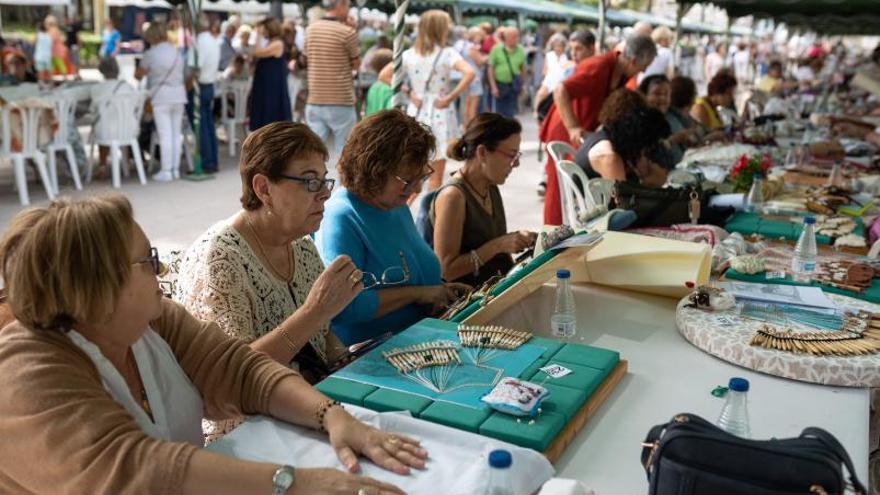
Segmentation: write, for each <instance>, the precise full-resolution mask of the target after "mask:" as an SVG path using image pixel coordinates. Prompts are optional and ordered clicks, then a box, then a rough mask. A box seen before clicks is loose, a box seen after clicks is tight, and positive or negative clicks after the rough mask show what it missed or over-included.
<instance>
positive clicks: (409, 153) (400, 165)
mask: <svg viewBox="0 0 880 495" xmlns="http://www.w3.org/2000/svg"><path fill="white" fill-rule="evenodd" d="M435 147H436V143H435V140H434V136H433V135H432V134H431V131H430V130H429V129H428V128H427V127H424V126H422V125H421V124H419V123H418V122H417V121H416V120H415V119H413V118H412V117H408V116H407V115H405V114H404V113H402V112H400V111H397V110H383V111H380V112H378V113H375V114H373V115H370V116H369V117H367V118H365V119H364V120H362V121H361V122H360V123H358V124H357V125H356V126H355V127H354V129H353V130H352V132H351V135H350V136H349V138H348V142H347V143H346V145H345V148H344V149H343V150H342V155H341V156H340V158H339V165H338V170H339V178H340V181H341V182H342V185H343V186H344V187H345V189H343V190H341V191H340V192H338V193H337V194H334V195H333V197H331V198H330V200H329V201H328V202H327V204H326V207H325V211H324V220H323V222H322V223H321V228H320V230H319V231H318V234H317V237H316V245H317V247H318V251H319V252H320V253H321V257H322V258H323V259H324V260H325V261H326V260H333V259H335V258H336V257H337V256H339V255H342V254H345V255H348V256H349V257H351V260H352V261H353V262H354V264H355V266H357V267H359V268H360V269H361V270H362V271H363V282H364V287H365V289H366V290H364V291H363V292H361V293H360V295H358V297H356V298H355V299H354V301H352V302H351V304H349V305H348V306H347V307H346V308H345V309H344V310H342V312H341V313H339V314H338V315H337V316H336V318H334V319H333V322H332V329H333V331H334V332H335V333H336V335H337V336H338V337H339V338H340V339H341V340H342V341H343V342H344V343H345V344H347V345H351V344H355V343H358V342H363V341H365V340H368V339H373V338H376V337H379V336H381V335H383V334H385V333H388V332H399V331H401V330H403V329H405V328H407V327H409V326H410V325H412V324H413V323H415V322H417V321H419V320H421V319H422V318H425V317H427V316H430V315H432V314H434V313H436V312H437V311H439V310H441V309H442V308H445V307H446V306H448V305H449V304H450V303H451V302H452V301H454V300H455V299H456V297H457V296H458V294H459V293H460V292H461V291H462V290H464V289H466V288H467V286H464V285H461V284H445V283H443V282H442V280H441V278H440V262H439V261H438V260H437V256H436V255H435V254H434V251H433V250H431V247H430V246H428V244H427V243H425V241H424V240H423V239H422V237H421V236H420V235H419V233H418V231H417V230H416V226H415V222H413V217H412V213H410V210H409V207H408V206H407V199H408V198H409V197H410V196H411V195H412V193H413V192H418V191H419V190H420V189H421V186H422V184H423V183H424V182H425V180H426V179H428V178H429V177H430V176H431V173H432V172H433V170H431V167H430V166H429V165H428V163H429V161H430V160H431V159H432V158H433V155H434V152H435Z"/></svg>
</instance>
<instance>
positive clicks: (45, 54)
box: [34, 21, 52, 82]
mask: <svg viewBox="0 0 880 495" xmlns="http://www.w3.org/2000/svg"><path fill="white" fill-rule="evenodd" d="M34 68H35V69H36V71H37V79H39V80H40V81H41V82H47V81H49V80H51V79H52V37H51V36H49V32H48V30H47V29H46V23H45V21H40V22H38V23H37V39H36V40H35V41H34Z"/></svg>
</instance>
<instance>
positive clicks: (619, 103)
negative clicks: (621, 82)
mask: <svg viewBox="0 0 880 495" xmlns="http://www.w3.org/2000/svg"><path fill="white" fill-rule="evenodd" d="M647 106H648V104H647V103H646V102H645V97H644V96H642V95H641V93H638V92H636V91H630V90H628V89H626V88H620V89H617V90H614V91H612V92H611V94H610V95H608V98H606V99H605V103H603V104H602V109H601V110H599V123H600V124H602V125H606V124H608V123H609V122H613V121H615V120H618V119H620V118H621V117H623V116H624V115H626V114H628V113H630V112H631V111H633V110H635V109H636V108H645V107H647Z"/></svg>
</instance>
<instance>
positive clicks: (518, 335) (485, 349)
mask: <svg viewBox="0 0 880 495" xmlns="http://www.w3.org/2000/svg"><path fill="white" fill-rule="evenodd" d="M458 338H459V340H460V341H461V346H462V349H461V351H462V352H463V353H465V354H466V355H467V357H468V358H470V360H471V361H473V362H474V364H476V365H477V366H480V365H483V364H485V363H487V362H489V361H491V360H492V359H493V358H494V357H495V356H496V355H497V353H498V351H499V350H506V351H511V350H514V349H516V348H517V347H519V346H521V345H523V344H525V343H526V342H528V341H529V339H531V338H532V334H531V333H529V332H522V331H519V330H513V329H511V328H504V327H501V326H497V325H493V326H483V325H464V324H462V325H459V326H458Z"/></svg>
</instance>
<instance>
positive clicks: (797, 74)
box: [794, 65, 816, 82]
mask: <svg viewBox="0 0 880 495" xmlns="http://www.w3.org/2000/svg"><path fill="white" fill-rule="evenodd" d="M794 78H795V79H797V80H798V82H811V81H813V80H814V79H816V73H815V72H813V68H812V67H810V66H809V65H802V66H800V67H798V68H797V70H795V71H794Z"/></svg>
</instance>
